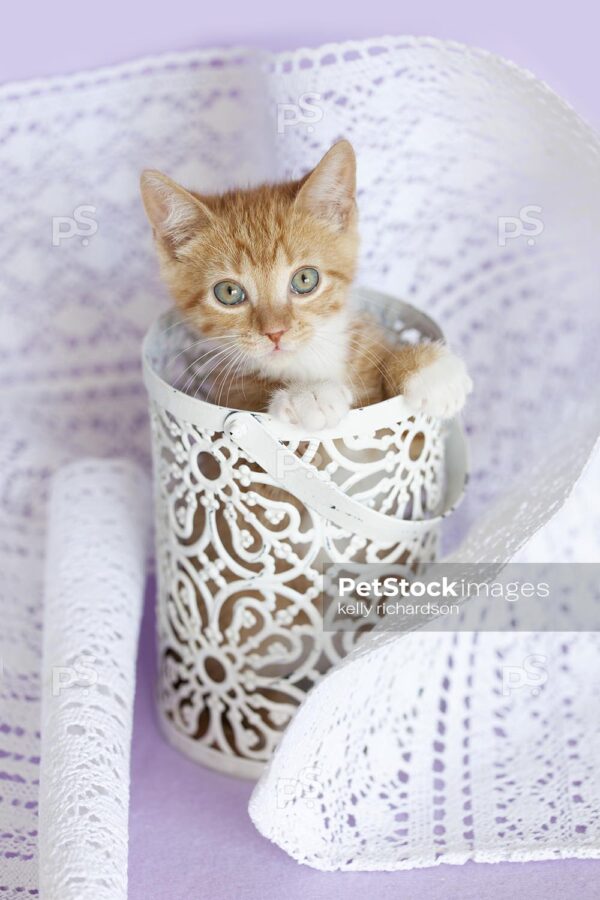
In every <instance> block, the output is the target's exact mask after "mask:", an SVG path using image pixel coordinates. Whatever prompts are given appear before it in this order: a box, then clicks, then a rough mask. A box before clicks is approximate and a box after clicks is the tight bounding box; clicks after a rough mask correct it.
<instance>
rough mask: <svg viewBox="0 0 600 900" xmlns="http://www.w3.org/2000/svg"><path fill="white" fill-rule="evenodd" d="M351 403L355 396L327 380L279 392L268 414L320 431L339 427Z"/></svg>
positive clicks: (340, 385) (271, 403)
mask: <svg viewBox="0 0 600 900" xmlns="http://www.w3.org/2000/svg"><path fill="white" fill-rule="evenodd" d="M351 401H352V394H351V392H350V390H349V389H348V388H347V387H346V386H345V385H343V384H339V383H337V382H332V381H324V382H319V383H318V384H311V385H298V386H295V387H290V388H282V389H281V390H279V391H276V392H275V393H274V394H273V397H272V398H271V402H270V403H269V410H268V411H269V413H270V415H272V416H275V418H277V419H280V420H281V421H283V422H289V423H290V424H291V425H298V426H299V427H300V428H304V429H306V430H307V431H320V430H321V429H322V428H333V427H334V426H335V425H337V424H338V422H340V421H341V420H342V419H343V418H344V416H345V415H346V413H347V412H348V411H349V410H350V404H351Z"/></svg>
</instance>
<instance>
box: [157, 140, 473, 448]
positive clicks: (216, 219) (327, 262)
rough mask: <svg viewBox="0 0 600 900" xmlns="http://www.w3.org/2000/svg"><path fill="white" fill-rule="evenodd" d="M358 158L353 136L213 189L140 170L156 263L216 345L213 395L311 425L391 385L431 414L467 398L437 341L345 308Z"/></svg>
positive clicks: (453, 408)
mask: <svg viewBox="0 0 600 900" xmlns="http://www.w3.org/2000/svg"><path fill="white" fill-rule="evenodd" d="M355 170H356V163H355V157H354V151H353V149H352V147H351V145H350V144H349V143H348V142H347V141H340V142H339V143H337V144H335V145H334V146H333V147H332V148H331V149H330V150H329V152H328V153H326V154H325V156H324V157H323V159H322V160H321V162H320V163H319V164H318V165H317V166H316V168H315V169H313V171H312V172H310V173H309V174H308V175H306V176H305V177H304V178H302V179H300V180H298V181H290V182H284V183H282V184H267V185H262V186H260V187H257V188H251V189H247V190H241V189H240V190H233V191H228V192H227V193H225V194H222V195H210V196H208V195H203V194H202V195H201V194H196V193H192V192H189V191H187V190H185V189H184V188H182V187H181V186H180V185H178V184H176V183H175V182H174V181H172V180H171V179H170V178H167V176H165V175H162V174H161V173H160V172H156V171H149V170H147V171H145V172H144V173H143V175H142V180H141V188H142V197H143V201H144V206H145V208H146V213H147V215H148V218H149V219H150V222H151V223H152V227H153V231H154V236H155V241H156V247H157V251H158V255H159V260H160V266H161V272H162V276H163V278H164V280H165V282H166V284H167V286H168V288H169V290H170V292H171V294H172V296H173V298H174V300H175V302H176V304H177V306H178V307H179V308H180V309H181V311H182V312H183V313H184V314H186V316H187V318H188V320H189V321H191V323H192V324H193V326H194V327H195V329H196V330H197V331H198V332H200V334H201V335H202V336H203V337H204V338H206V339H207V341H210V344H211V346H212V347H213V352H214V347H215V346H216V347H217V348H218V349H217V353H220V354H221V355H220V357H219V356H217V355H216V354H215V355H214V357H213V358H214V359H215V360H216V363H215V365H216V371H215V372H214V373H213V374H214V377H213V380H212V382H211V384H210V386H209V396H210V399H212V400H213V401H214V402H221V401H222V402H223V403H225V404H226V405H227V406H233V407H237V408H242V409H253V410H257V411H268V412H270V413H271V414H273V415H274V416H277V417H278V418H280V419H284V420H286V421H289V422H292V423H294V424H298V425H300V426H301V427H303V428H305V429H308V430H310V431H315V430H319V429H321V428H324V427H331V426H334V425H336V424H337V423H338V422H339V421H340V419H341V418H342V417H343V416H344V415H345V413H346V412H347V411H348V410H349V409H350V408H351V407H353V406H364V405H366V404H369V403H376V402H378V401H379V400H382V399H384V398H386V397H389V396H392V395H394V394H398V393H403V394H404V395H405V399H406V401H407V403H408V404H409V406H410V407H411V408H412V409H414V410H415V411H418V410H420V411H423V412H426V413H428V414H431V415H433V416H441V417H448V416H452V415H454V414H455V413H456V412H458V411H459V410H460V409H461V407H462V406H463V404H464V401H465V398H466V395H467V394H468V393H469V391H470V390H471V387H472V385H471V380H470V378H469V376H468V374H467V371H466V368H465V366H464V363H463V362H462V361H461V360H460V359H459V358H458V357H456V356H454V355H453V354H451V353H450V351H449V350H448V349H447V348H446V347H445V346H444V345H443V344H419V345H416V346H414V345H405V346H401V347H398V346H395V345H393V344H391V343H387V341H386V337H385V334H384V332H383V331H382V330H380V329H379V328H378V327H377V326H376V325H375V324H374V323H373V322H371V321H370V320H369V319H367V318H365V317H360V316H357V315H356V314H352V313H351V311H350V310H349V309H348V306H347V297H348V293H349V288H350V285H351V283H352V281H353V279H354V275H355V272H356V265H357V258H358V228H357V209H356V200H355V191H356V172H355ZM219 359H220V360H221V362H220V363H219Z"/></svg>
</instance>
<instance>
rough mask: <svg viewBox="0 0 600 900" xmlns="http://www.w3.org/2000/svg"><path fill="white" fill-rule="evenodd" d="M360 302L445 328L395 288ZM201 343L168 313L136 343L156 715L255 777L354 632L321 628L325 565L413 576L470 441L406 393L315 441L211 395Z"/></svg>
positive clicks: (436, 333) (362, 295)
mask: <svg viewBox="0 0 600 900" xmlns="http://www.w3.org/2000/svg"><path fill="white" fill-rule="evenodd" d="M355 303H357V304H358V305H359V306H360V307H362V308H363V309H364V310H365V311H366V312H368V313H369V314H370V315H371V316H373V317H374V318H375V319H376V320H378V321H379V322H380V323H381V324H382V325H383V326H384V327H385V329H386V331H387V333H388V335H390V338H392V337H393V336H394V335H395V336H396V338H397V339H398V340H399V341H400V340H413V341H414V340H417V339H420V338H422V337H425V338H429V339H439V338H440V337H441V336H442V335H441V332H440V330H439V328H438V327H437V326H436V325H435V324H434V323H433V322H432V321H431V320H430V319H429V318H428V317H427V316H425V315H423V314H422V313H420V312H418V311H417V310H416V309H414V308H412V307H410V306H408V305H407V304H405V303H401V302H400V301H399V300H397V299H396V298H394V297H389V296H386V295H382V294H379V293H376V292H373V291H367V290H360V291H358V292H357V293H356V297H355ZM194 341H197V336H196V337H195V336H194V335H193V334H190V332H189V331H188V330H187V328H186V325H185V323H184V322H183V321H181V320H180V319H178V317H177V314H176V313H174V312H171V313H167V314H165V315H164V316H162V317H161V318H160V319H159V320H158V321H157V322H156V323H155V324H154V326H153V327H152V328H151V329H150V331H149V333H148V335H147V337H146V341H145V344H144V372H145V380H146V385H147V388H148V392H149V395H150V407H151V419H152V433H153V454H154V475H155V489H156V549H157V573H158V617H157V621H158V653H159V672H160V674H159V688H158V705H159V715H160V719H161V723H162V727H163V729H164V732H165V734H166V736H167V738H168V739H169V741H171V743H172V744H174V745H175V746H176V747H178V748H179V749H180V750H182V751H183V752H184V753H185V754H186V755H188V756H190V757H191V758H192V759H194V760H196V761H198V762H201V763H204V764H206V765H209V766H212V767H214V768H217V769H220V770H221V771H225V772H228V773H231V774H236V775H240V776H242V777H249V778H254V777H256V776H258V774H259V773H260V771H261V769H262V767H263V765H264V763H265V762H266V761H267V760H268V759H269V757H270V755H271V754H272V752H273V750H274V748H275V746H276V745H277V742H278V740H279V738H280V736H281V733H282V731H283V729H284V728H285V726H286V725H287V723H288V722H289V720H290V718H291V717H292V716H293V715H294V712H295V710H296V709H297V707H298V705H299V704H300V703H301V702H302V699H303V698H304V696H305V695H306V692H307V691H308V690H310V688H311V687H312V686H313V685H314V684H315V682H316V681H317V680H318V679H319V678H320V677H321V676H322V675H323V674H324V673H325V672H326V671H327V670H328V669H329V668H330V667H331V666H332V665H333V664H334V663H335V662H337V661H338V660H339V659H340V658H341V657H342V656H344V655H345V653H347V652H348V650H349V649H350V647H351V645H352V643H353V642H354V641H355V640H356V639H357V634H356V632H347V631H346V632H343V633H330V632H325V631H324V630H323V623H322V618H321V612H320V595H321V581H322V565H323V563H326V562H328V561H331V562H358V563H360V562H367V563H368V562H378V561H385V562H394V563H399V564H402V565H406V566H407V568H408V567H410V568H412V569H413V570H414V569H415V568H418V567H419V566H420V565H422V564H424V563H427V562H430V561H432V560H433V559H435V556H436V549H437V540H438V532H439V525H440V520H441V518H442V517H443V516H444V515H447V514H448V513H449V512H450V511H451V510H452V509H453V508H454V506H455V505H456V503H457V502H458V500H459V499H460V496H461V494H462V491H463V488H464V482H465V477H466V462H465V460H466V455H465V447H464V438H463V434H462V431H461V427H460V424H459V422H458V421H457V420H455V421H453V422H452V423H443V422H440V421H439V420H434V419H431V418H429V417H427V416H423V415H418V414H415V413H412V412H411V411H410V410H408V409H407V407H406V405H405V403H404V400H403V398H402V397H394V398H391V399H389V400H386V401H384V402H382V403H378V404H374V405H373V406H369V407H365V408H363V409H355V410H352V411H351V412H350V413H349V414H348V415H347V416H346V418H345V419H344V420H343V421H342V422H341V423H340V425H339V426H338V427H336V428H335V429H330V430H328V431H324V432H320V433H319V434H318V435H309V434H303V433H302V432H301V431H299V429H298V428H296V427H293V426H289V425H284V424H283V423H280V422H278V421H275V420H273V419H272V418H271V417H270V416H268V415H264V414H258V413H249V412H241V411H239V410H233V409H230V408H227V407H223V406H217V405H214V404H212V403H209V402H206V400H204V399H202V397H201V395H199V394H198V386H199V384H200V381H201V379H198V378H197V377H192V376H191V375H190V374H189V373H190V372H193V370H194V369H193V361H194V358H195V356H197V355H198V353H197V351H196V348H195V346H194ZM186 380H187V386H186V385H185V382H186ZM176 384H179V385H180V387H175V385H176ZM184 386H186V390H182V389H181V387H184ZM195 393H196V394H198V395H196V396H195V395H194V394H195Z"/></svg>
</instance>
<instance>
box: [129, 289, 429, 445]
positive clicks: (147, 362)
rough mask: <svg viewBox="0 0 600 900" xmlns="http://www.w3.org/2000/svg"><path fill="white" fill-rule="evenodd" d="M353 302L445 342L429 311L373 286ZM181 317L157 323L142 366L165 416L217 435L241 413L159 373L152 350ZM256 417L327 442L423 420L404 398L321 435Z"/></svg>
mask: <svg viewBox="0 0 600 900" xmlns="http://www.w3.org/2000/svg"><path fill="white" fill-rule="evenodd" d="M351 304H352V305H353V306H354V308H356V309H361V308H363V309H365V311H368V309H369V307H371V308H373V307H379V308H380V309H381V308H388V307H389V306H391V305H393V307H394V310H395V311H396V312H397V314H398V319H399V320H401V321H402V322H403V324H404V326H405V328H409V329H417V330H418V331H419V332H421V334H422V335H423V336H425V337H427V338H430V339H431V340H443V337H444V335H443V332H442V330H441V329H440V327H439V326H438V325H437V324H436V323H435V322H434V321H433V319H431V318H430V317H429V316H427V315H426V314H425V313H423V312H421V311H420V310H418V309H416V308H415V307H414V306H412V305H411V304H410V303H405V302H404V301H403V300H400V299H398V298H397V297H394V296H393V295H392V294H386V293H383V292H381V291H375V290H372V289H370V288H354V289H353V291H352V296H351ZM176 319H177V313H176V312H175V311H174V310H173V309H170V310H168V311H167V312H165V313H163V314H162V315H160V316H159V317H158V318H157V319H155V320H154V322H153V323H152V325H151V326H150V328H149V329H148V331H147V332H146V335H145V337H144V341H143V344H142V366H143V375H144V383H145V385H146V389H147V391H148V394H149V396H150V398H151V399H153V400H155V401H156V402H157V403H159V404H160V406H162V407H163V408H164V409H165V410H166V411H167V412H169V413H171V414H172V415H174V416H177V417H178V418H181V419H183V420H184V421H186V422H189V423H190V424H191V425H195V426H197V427H199V428H205V429H206V428H208V429H211V430H214V431H223V430H224V428H225V420H226V419H227V417H228V416H229V415H230V414H231V413H233V412H236V411H238V410H236V408H235V407H230V406H219V405H217V404H214V403H210V402H208V401H207V400H203V399H202V398H200V397H192V396H190V395H189V394H186V393H185V392H184V391H182V390H180V389H179V388H176V387H174V386H173V385H172V384H170V383H169V382H168V381H167V380H166V379H165V378H164V377H163V376H162V375H161V374H160V373H159V372H158V371H157V369H156V367H155V365H154V363H153V352H152V351H153V349H154V348H155V347H156V346H157V345H158V342H159V340H160V337H161V335H162V334H163V333H164V331H165V328H166V327H167V326H168V324H169V323H173V322H174V321H176ZM253 415H254V416H255V417H256V418H257V419H258V420H259V421H260V422H262V424H263V425H265V426H266V427H267V428H268V429H269V431H270V432H271V434H272V435H273V436H274V437H277V438H278V439H279V440H304V441H306V440H311V439H312V440H319V441H321V440H323V439H327V438H333V439H335V438H344V437H351V436H354V435H360V434H362V433H364V432H373V431H377V430H378V429H379V428H385V427H386V426H388V425H389V424H390V423H391V422H398V421H401V420H402V419H406V418H408V417H409V416H414V417H415V419H419V418H422V417H423V416H422V414H421V413H415V412H414V411H413V410H411V409H410V408H409V407H408V406H407V404H406V402H405V400H404V397H403V396H402V395H398V396H396V397H390V398H388V399H387V400H382V401H381V402H379V403H373V404H372V405H370V406H363V407H358V408H357V409H352V410H350V412H349V413H348V414H347V415H346V416H345V417H344V418H343V419H342V421H341V422H340V423H339V424H338V425H336V426H335V428H327V429H323V430H322V431H319V432H318V433H312V434H308V433H307V432H305V431H304V430H302V429H301V428H299V427H297V426H295V425H290V424H288V423H286V422H281V421H279V420H278V419H276V418H274V417H273V416H270V415H269V414H268V413H253Z"/></svg>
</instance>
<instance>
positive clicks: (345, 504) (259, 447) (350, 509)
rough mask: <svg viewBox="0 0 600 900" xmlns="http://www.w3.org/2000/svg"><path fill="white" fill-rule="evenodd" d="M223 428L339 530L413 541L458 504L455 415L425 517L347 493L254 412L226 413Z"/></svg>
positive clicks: (462, 473)
mask: <svg viewBox="0 0 600 900" xmlns="http://www.w3.org/2000/svg"><path fill="white" fill-rule="evenodd" d="M223 431H224V433H225V434H226V435H227V436H228V437H229V438H230V439H231V440H232V441H233V442H234V443H235V444H236V445H237V446H238V447H239V448H240V450H242V451H243V453H244V454H245V455H246V456H248V457H249V458H250V459H252V460H254V461H255V462H257V463H258V464H259V465H260V466H261V467H262V468H263V469H264V471H265V472H266V473H267V474H268V475H269V476H270V477H271V478H272V479H273V480H274V481H276V482H278V483H279V484H280V485H281V486H282V487H283V488H284V489H285V490H286V491H288V492H289V493H291V494H293V495H294V496H295V497H297V499H298V500H299V501H300V502H301V503H303V504H304V505H306V506H308V507H309V508H310V509H312V510H314V511H315V512H316V513H318V514H319V515H321V516H323V517H324V518H326V519H328V520H329V521H331V522H333V523H334V524H335V525H337V526H339V528H342V529H343V530H344V531H347V532H349V533H351V534H358V535H360V536H361V537H363V538H365V539H366V540H374V541H377V542H378V543H381V544H384V545H387V546H389V545H391V544H395V543H400V542H401V541H414V540H415V539H416V538H418V537H419V536H420V535H422V534H423V533H425V532H426V531H429V530H430V529H431V528H432V527H434V526H435V525H437V524H438V523H439V522H440V521H441V520H442V519H443V518H444V517H445V516H447V515H448V514H449V513H450V512H452V510H453V509H454V508H455V507H456V506H457V504H458V503H459V501H460V499H461V497H462V495H463V493H464V489H465V485H466V481H467V446H466V441H465V436H464V433H463V430H462V427H461V424H460V419H458V418H455V419H452V420H451V421H450V422H449V423H448V430H447V433H446V439H445V468H446V478H445V486H446V488H445V496H444V498H443V499H442V502H441V503H440V506H439V508H438V509H437V510H436V514H435V515H434V516H432V517H431V518H428V519H398V518H396V517H395V516H389V515H386V514H385V513H380V512H377V510H374V509H371V508H370V507H368V506H365V505H364V504H363V503H359V502H358V501H357V500H354V499H353V498H352V497H349V496H348V495H347V494H345V493H344V491H342V490H341V489H340V488H339V487H338V485H337V484H335V483H334V482H333V481H332V480H331V479H330V478H329V476H328V475H327V474H326V473H324V472H322V471H320V470H318V469H315V468H314V466H312V465H310V464H309V463H306V462H304V460H302V459H300V458H299V457H298V456H296V454H295V453H293V452H292V451H291V450H289V449H288V448H287V447H286V446H285V445H284V444H282V443H281V441H279V440H278V439H277V438H276V437H275V436H274V435H273V434H271V432H270V431H269V430H268V429H267V428H266V427H265V425H264V424H263V422H262V421H260V418H259V416H258V415H256V414H254V413H251V412H241V411H234V412H232V413H229V415H228V416H227V417H226V418H225V422H224V426H223Z"/></svg>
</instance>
